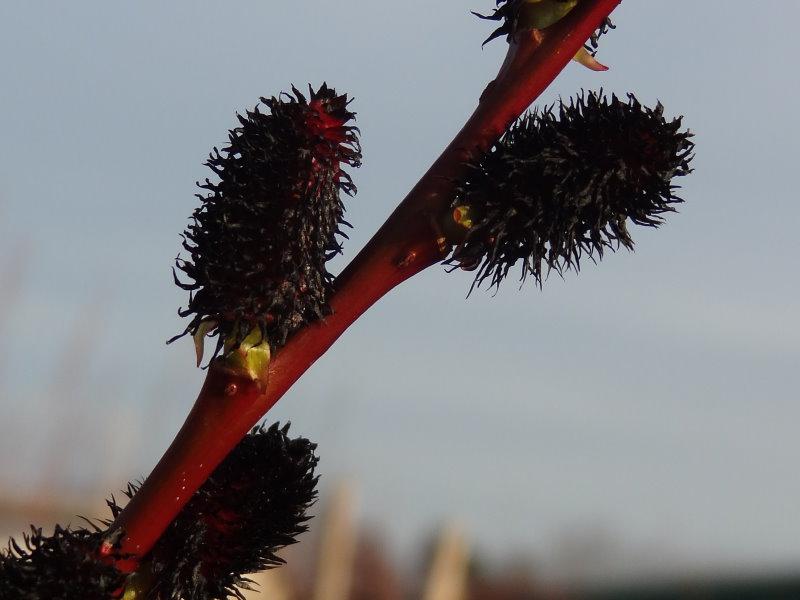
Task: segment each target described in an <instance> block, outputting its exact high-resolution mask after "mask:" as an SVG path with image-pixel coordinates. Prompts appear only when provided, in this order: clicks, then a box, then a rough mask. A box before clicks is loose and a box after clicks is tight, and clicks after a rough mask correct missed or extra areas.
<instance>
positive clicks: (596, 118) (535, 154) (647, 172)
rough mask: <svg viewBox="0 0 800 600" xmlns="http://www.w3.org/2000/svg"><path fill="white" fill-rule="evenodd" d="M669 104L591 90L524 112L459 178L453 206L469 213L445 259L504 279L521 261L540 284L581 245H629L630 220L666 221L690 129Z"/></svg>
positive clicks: (582, 250)
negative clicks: (669, 112)
mask: <svg viewBox="0 0 800 600" xmlns="http://www.w3.org/2000/svg"><path fill="white" fill-rule="evenodd" d="M663 112H664V111H663V106H662V105H661V104H660V103H659V104H657V105H656V107H655V108H653V109H650V108H647V107H645V106H642V105H641V104H640V103H639V101H638V100H636V98H634V97H633V95H628V99H627V101H624V100H620V99H619V98H617V97H616V96H612V97H611V99H610V100H609V99H608V98H606V97H605V96H604V95H603V94H602V92H601V93H594V92H590V93H588V94H581V95H580V96H578V98H577V99H575V100H572V101H570V103H569V104H566V103H563V102H562V103H560V104H559V106H558V108H557V109H556V108H555V107H550V108H547V109H545V110H542V111H538V112H533V113H529V114H527V115H525V116H523V117H522V118H521V119H520V120H519V121H518V122H517V123H516V124H515V125H514V126H512V128H511V129H510V130H509V131H508V132H507V133H506V134H505V136H504V137H503V138H502V139H501V140H500V141H499V142H498V143H497V144H496V145H495V146H494V147H493V148H491V150H490V151H489V152H487V153H486V154H485V155H484V156H483V157H482V158H480V159H479V160H478V161H477V162H475V163H474V164H470V165H469V171H468V174H467V175H466V177H465V178H464V180H463V181H461V182H460V183H459V185H458V187H457V192H456V197H455V199H454V201H453V204H452V206H453V208H454V209H458V210H464V209H465V208H466V210H465V212H466V213H468V214H469V221H468V222H465V223H464V225H465V227H466V231H465V238H464V239H463V241H461V242H460V243H459V244H458V245H457V246H456V248H455V250H454V253H453V255H452V256H451V258H450V259H449V260H448V261H447V264H450V265H457V266H461V267H463V268H466V269H473V268H474V269H477V273H476V276H475V282H474V283H473V286H475V285H480V284H481V283H483V282H484V281H486V280H488V281H489V282H490V283H491V284H492V285H494V286H497V285H499V283H500V282H501V281H502V280H503V279H504V278H505V277H506V276H507V275H508V273H509V270H510V269H511V268H512V267H513V266H514V265H515V264H517V263H518V262H520V263H521V274H520V279H521V280H524V279H525V278H526V277H527V276H528V275H532V276H533V277H534V278H535V279H536V281H537V283H538V284H540V285H541V283H542V278H543V277H544V276H546V274H547V273H548V272H549V270H550V269H555V270H556V271H557V272H559V273H562V272H563V271H564V269H569V268H574V269H576V270H577V269H578V268H579V267H580V259H581V257H582V256H583V255H584V254H586V255H588V256H590V257H591V258H593V259H595V257H596V258H601V257H602V256H603V252H604V250H606V249H610V250H616V249H617V248H618V247H619V246H620V245H621V246H624V247H626V248H628V249H630V248H632V247H633V239H632V238H631V236H630V234H629V232H628V228H627V222H628V221H630V222H632V223H635V224H637V225H645V226H649V227H656V226H658V225H659V224H661V223H662V222H663V217H662V215H663V214H664V213H667V212H674V210H675V208H674V205H675V204H677V203H679V202H682V200H681V199H680V198H679V197H678V196H676V195H675V192H676V188H677V187H678V186H676V185H674V184H673V183H672V182H673V180H674V178H675V177H681V176H683V175H686V174H688V173H690V172H691V169H690V167H689V163H690V161H691V159H692V152H693V148H694V144H693V143H692V141H691V140H690V138H691V133H689V132H687V131H681V118H676V119H673V120H671V121H670V120H667V119H665V117H664V114H663Z"/></svg>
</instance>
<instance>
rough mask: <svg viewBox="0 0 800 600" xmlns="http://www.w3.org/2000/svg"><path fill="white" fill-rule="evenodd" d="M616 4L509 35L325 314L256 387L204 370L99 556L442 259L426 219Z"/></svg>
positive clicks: (142, 525) (135, 530)
mask: <svg viewBox="0 0 800 600" xmlns="http://www.w3.org/2000/svg"><path fill="white" fill-rule="evenodd" d="M620 1H621V0H583V1H582V2H580V3H579V4H578V6H577V7H576V8H575V9H574V10H572V11H571V12H570V13H569V14H568V15H567V16H566V17H565V18H564V19H562V20H561V21H559V22H558V23H556V24H555V25H553V26H552V27H550V28H548V29H547V30H546V32H539V33H533V32H522V33H520V34H518V35H517V39H515V40H513V41H512V42H511V44H510V47H509V52H508V55H507V57H506V61H505V63H504V64H503V66H502V67H501V69H500V72H499V73H498V76H497V78H496V79H495V80H494V81H493V82H492V83H491V84H489V87H487V89H486V91H485V92H484V94H483V96H482V98H481V101H480V103H479V105H478V107H477V109H476V110H475V112H474V113H473V114H472V116H471V117H470V119H469V120H468V121H467V123H466V124H465V125H464V127H463V129H462V130H461V131H460V132H459V133H458V135H456V137H455V139H453V141H452V142H451V143H450V145H449V146H448V147H447V148H446V149H445V150H444V152H443V153H442V154H441V156H439V158H438V159H437V160H436V162H435V163H434V164H433V165H432V166H431V167H430V169H429V170H428V171H427V172H426V173H425V175H424V176H423V177H422V179H420V181H419V182H418V183H417V185H416V186H415V187H414V188H413V189H412V190H411V192H409V194H408V196H406V198H405V199H404V200H403V202H402V203H401V204H400V205H399V206H398V207H397V208H396V209H395V211H394V212H393V213H392V215H391V216H390V217H389V219H388V220H387V221H386V223H385V224H384V225H383V226H382V227H381V228H380V230H378V232H377V233H376V234H375V235H374V236H373V238H372V240H371V241H370V242H369V243H368V244H367V245H366V246H365V247H364V249H363V250H362V251H361V252H360V253H359V254H358V256H356V258H355V259H354V260H353V261H352V262H351V263H350V265H348V267H347V268H346V269H345V270H344V271H343V272H342V273H341V275H340V276H339V277H338V278H337V280H336V292H335V293H334V295H333V296H332V298H331V300H330V306H331V308H332V310H333V314H332V315H330V316H329V317H327V318H326V319H325V320H324V321H320V322H317V323H314V324H312V325H310V326H308V327H306V328H304V329H302V330H300V331H298V332H297V333H295V334H294V335H293V336H292V337H291V338H290V339H289V341H288V342H287V344H286V345H285V346H284V347H283V348H281V349H280V351H278V352H277V353H276V354H275V356H273V358H272V361H271V363H270V367H269V380H268V384H267V386H266V388H265V389H261V388H260V387H259V385H258V384H257V383H255V382H253V381H250V380H248V379H247V378H244V377H241V376H236V375H234V374H232V373H230V372H228V371H225V370H222V369H220V368H217V367H216V366H214V365H212V367H211V368H210V369H209V371H208V375H207V377H206V381H205V384H204V385H203V388H202V390H201V391H200V394H199V396H198V399H197V401H196V403H195V405H194V407H193V408H192V410H191V412H190V413H189V416H188V417H187V419H186V422H185V423H184V424H183V427H182V428H181V430H180V431H179V432H178V435H177V436H176V438H175V440H174V441H173V443H172V444H171V445H170V447H169V449H168V450H167V452H166V453H165V454H164V456H163V457H162V458H161V460H160V461H159V463H158V465H156V467H155V469H154V470H153V472H152V473H151V474H150V476H149V477H148V478H147V480H146V481H145V482H144V484H143V485H142V487H141V489H140V490H139V492H138V493H137V494H136V496H134V498H133V499H132V500H131V502H130V503H129V504H128V506H127V507H126V508H125V510H123V512H122V513H121V514H120V515H119V517H118V518H117V520H116V521H115V522H114V524H113V525H112V527H111V529H110V530H109V536H108V538H107V539H109V540H113V539H115V535H114V534H115V533H117V532H121V533H122V539H121V542H120V545H119V547H118V548H117V549H112V547H111V542H110V541H109V543H108V544H107V545H106V546H105V547H104V550H103V551H104V552H105V553H106V554H108V555H111V554H112V553H114V554H117V553H118V554H121V555H129V556H130V557H131V558H129V559H128V560H124V561H119V562H118V566H119V567H120V568H122V569H125V570H133V569H135V566H136V562H137V559H138V558H141V557H143V556H144V555H145V554H147V552H148V551H149V550H150V548H152V546H153V544H155V542H156V541H157V540H158V538H159V537H160V536H161V534H162V533H163V531H164V530H165V529H166V527H167V526H168V525H169V523H170V522H171V521H172V520H173V519H174V518H175V516H176V515H177V514H178V513H179V512H180V510H181V508H182V507H183V506H184V504H185V503H186V502H187V501H188V500H189V498H190V497H191V495H192V494H193V493H194V492H195V490H197V489H198V488H199V487H200V486H201V485H202V484H203V482H204V481H205V480H206V479H207V478H208V476H209V475H210V474H211V472H212V471H213V470H214V468H215V467H216V466H217V465H218V464H219V463H220V462H222V460H223V459H224V458H225V456H226V455H227V454H228V453H229V452H230V451H231V449H233V447H234V446H236V444H237V443H238V442H239V441H240V440H241V438H242V437H243V436H244V435H245V434H246V433H247V432H248V431H249V430H250V428H251V427H253V426H254V425H255V424H256V423H257V422H258V420H259V419H261V417H262V416H263V415H264V413H265V412H266V411H267V410H269V409H270V408H271V407H272V406H273V405H274V404H275V403H276V402H277V401H278V400H279V399H280V398H281V396H283V394H284V393H285V392H286V391H287V390H288V389H289V388H290V387H291V386H292V384H294V382H295V381H296V380H297V379H298V378H299V377H300V376H301V375H302V374H303V373H304V372H305V371H306V370H307V369H308V368H309V367H310V366H311V365H312V364H313V363H314V362H315V361H316V360H317V359H318V358H319V357H320V356H322V354H323V353H324V352H325V351H326V350H327V349H328V348H329V347H330V346H331V345H332V344H333V343H334V342H335V341H336V339H337V338H338V337H339V336H340V335H341V334H342V333H343V332H344V331H345V330H346V329H347V328H348V327H349V326H350V325H351V324H352V323H353V322H354V321H355V320H356V319H358V317H359V316H361V315H362V314H363V313H364V312H365V311H366V310H367V309H368V308H369V307H370V306H372V305H373V304H374V303H375V302H377V301H378V300H379V299H380V298H381V297H382V296H383V295H384V294H386V293H387V292H389V290H391V289H392V288H394V287H395V286H396V285H398V284H400V283H401V282H403V281H405V280H406V279H408V278H409V277H411V276H413V275H415V274H416V273H419V272H420V271H422V270H423V269H425V268H427V267H429V266H431V265H433V264H435V263H437V262H439V261H440V260H441V259H442V258H444V256H443V252H444V251H445V250H446V249H443V248H442V246H441V244H442V240H441V233H440V232H439V231H437V228H436V227H435V225H434V223H435V222H436V220H437V218H438V217H439V216H440V215H441V214H442V213H443V212H444V211H446V210H447V207H448V205H449V202H450V199H451V198H450V196H451V193H452V188H453V179H455V178H457V177H459V176H460V175H461V174H463V172H464V167H463V165H464V163H465V162H466V161H468V160H469V159H470V158H472V157H474V156H475V155H476V154H477V153H479V152H483V151H485V150H486V149H488V148H489V147H491V145H492V144H494V143H495V142H496V141H497V140H498V139H499V137H500V136H501V135H502V134H503V132H504V131H505V130H506V128H507V127H508V125H509V124H510V123H512V122H513V121H514V120H515V119H516V118H518V117H519V116H520V115H521V114H522V113H523V112H524V111H525V110H526V109H527V108H528V107H529V106H530V105H531V103H532V102H533V101H534V100H535V99H536V98H537V97H538V96H539V95H540V94H541V93H542V92H543V91H544V90H545V88H547V86H549V85H550V83H551V82H552V81H553V79H555V77H556V76H557V75H558V73H560V72H561V70H562V69H563V68H564V67H565V66H566V64H567V63H568V62H569V61H570V59H571V58H572V57H573V56H574V55H575V53H576V52H577V51H578V50H579V49H580V47H581V46H582V45H583V44H584V42H585V41H586V40H587V39H588V38H589V36H590V35H591V34H592V33H593V32H594V31H595V29H597V27H598V26H599V25H600V23H601V22H602V21H603V19H605V18H606V17H607V16H608V15H609V14H610V13H611V11H612V10H613V9H614V8H615V7H616V6H617V5H618V4H619V3H620Z"/></svg>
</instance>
